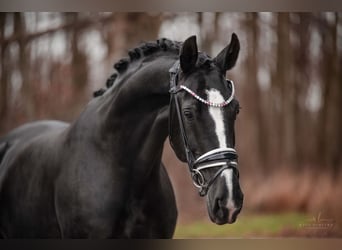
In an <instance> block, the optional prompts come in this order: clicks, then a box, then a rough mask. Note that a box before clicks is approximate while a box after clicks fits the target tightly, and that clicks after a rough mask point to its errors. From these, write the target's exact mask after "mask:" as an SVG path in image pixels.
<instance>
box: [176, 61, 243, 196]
mask: <svg viewBox="0 0 342 250" xmlns="http://www.w3.org/2000/svg"><path fill="white" fill-rule="evenodd" d="M179 65H180V64H179V61H178V60H177V61H176V62H175V64H174V65H173V66H172V67H171V68H170V70H169V73H170V91H169V92H170V94H171V98H170V119H169V123H170V124H169V139H170V144H171V146H172V147H173V144H172V133H171V131H172V129H171V124H172V122H171V118H172V115H171V105H172V104H173V103H174V105H175V107H176V113H177V117H178V121H179V127H180V133H181V137H182V140H183V144H184V148H185V155H186V160H187V163H188V167H189V171H190V173H191V177H192V181H193V184H194V185H195V186H196V187H197V188H198V189H199V195H200V196H205V195H206V194H207V192H208V190H209V187H210V186H211V185H212V184H213V183H214V181H215V180H216V178H217V177H218V176H219V175H220V174H221V173H222V172H223V171H224V170H226V169H229V168H235V169H236V170H237V158H238V156H237V153H236V150H235V149H234V148H216V149H213V150H210V151H209V152H206V153H204V154H203V155H201V156H200V157H198V158H197V159H195V157H194V155H193V153H192V151H191V149H190V146H189V142H188V138H187V135H186V132H185V128H184V122H183V118H182V115H181V109H180V107H179V101H178V93H179V92H180V91H186V92H188V93H189V94H191V95H192V96H193V97H194V98H196V99H197V100H198V101H200V102H202V103H204V104H206V105H208V106H213V107H217V108H223V107H225V106H227V105H228V104H229V103H230V102H231V101H232V100H233V98H234V93H235V89H234V83H233V81H230V80H227V81H228V82H229V83H230V84H231V87H232V94H231V96H230V97H229V98H228V99H227V100H226V101H224V102H222V103H213V102H210V101H207V100H204V99H203V98H201V97H200V96H198V95H197V94H196V93H195V92H193V91H192V90H191V89H189V88H188V87H186V86H184V85H178V84H177V83H178V73H179ZM218 167H220V168H219V169H218V170H217V171H216V173H215V174H214V175H213V176H212V177H211V178H210V180H209V181H206V179H205V178H204V175H203V173H202V172H201V171H202V170H205V169H209V168H218Z"/></svg>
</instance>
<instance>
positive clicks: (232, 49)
mask: <svg viewBox="0 0 342 250" xmlns="http://www.w3.org/2000/svg"><path fill="white" fill-rule="evenodd" d="M239 51H240V42H239V39H238V37H237V35H236V34H235V33H233V34H232V38H231V40H230V43H229V45H228V46H227V47H225V48H224V49H223V50H222V51H221V52H220V53H219V54H218V55H217V56H216V57H215V58H214V62H215V64H216V65H217V66H218V67H219V68H220V69H221V71H222V73H224V74H225V73H226V71H227V70H230V69H231V68H233V67H234V65H235V63H236V61H237V58H238V55H239Z"/></svg>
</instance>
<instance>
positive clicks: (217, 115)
mask: <svg viewBox="0 0 342 250" xmlns="http://www.w3.org/2000/svg"><path fill="white" fill-rule="evenodd" d="M207 94H208V101H210V102H216V103H221V102H223V101H224V98H223V96H222V95H221V93H220V92H219V91H218V90H216V89H210V90H209V91H207ZM209 113H210V115H211V116H212V118H213V120H214V123H215V131H216V135H217V138H218V141H219V144H220V145H219V147H220V148H226V147H227V143H226V133H225V131H224V123H223V114H222V110H221V109H220V108H218V107H212V106H209Z"/></svg>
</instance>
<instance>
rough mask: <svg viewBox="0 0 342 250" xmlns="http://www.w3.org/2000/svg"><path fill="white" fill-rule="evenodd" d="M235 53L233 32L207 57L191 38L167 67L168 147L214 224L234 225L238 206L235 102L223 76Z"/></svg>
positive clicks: (237, 46)
mask: <svg viewBox="0 0 342 250" xmlns="http://www.w3.org/2000/svg"><path fill="white" fill-rule="evenodd" d="M239 49H240V44H239V40H238V37H237V36H236V35H235V34H233V35H232V38H231V42H230V44H229V45H228V46H226V47H225V48H224V49H223V50H222V51H221V52H220V53H219V54H218V55H217V56H216V57H215V58H213V59H212V58H210V57H209V56H207V55H206V54H205V53H201V52H198V49H197V44H196V37H195V36H192V37H189V38H188V39H187V40H186V41H185V42H184V43H183V45H182V47H181V50H180V53H179V60H177V61H176V63H175V64H174V66H173V67H172V68H171V69H170V77H171V81H170V93H171V102H170V114H169V137H170V143H171V145H172V148H173V150H174V151H175V153H176V155H177V157H178V158H179V159H180V160H181V161H183V162H187V163H188V166H189V170H190V173H191V176H192V179H193V183H194V185H195V186H196V187H198V188H199V193H200V195H201V196H206V200H207V208H208V213H209V217H210V219H211V220H212V221H213V222H215V223H216V224H220V225H221V224H226V223H234V222H235V220H236V217H237V215H238V214H239V212H240V210H241V208H242V204H243V193H242V191H241V188H240V184H239V170H238V162H237V153H236V151H235V149H234V147H235V132H234V123H235V119H236V116H237V114H238V112H239V102H238V101H237V100H236V99H235V96H234V93H235V89H234V83H233V82H232V81H230V80H227V79H226V77H225V75H226V71H228V70H230V69H231V68H232V67H233V66H234V65H235V63H236V61H237V58H238V54H239Z"/></svg>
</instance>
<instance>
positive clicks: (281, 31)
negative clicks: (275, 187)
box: [276, 13, 296, 166]
mask: <svg viewBox="0 0 342 250" xmlns="http://www.w3.org/2000/svg"><path fill="white" fill-rule="evenodd" d="M277 20H278V24H277V37H278V44H277V66H276V76H277V79H276V81H277V82H278V83H277V84H278V88H279V91H280V93H279V103H280V113H279V116H278V118H279V121H280V124H279V144H278V145H279V151H280V160H281V164H283V165H290V166H291V165H293V159H294V152H295V151H296V148H295V146H296V145H295V143H294V115H293V112H292V103H293V98H294V97H293V78H292V68H291V66H290V65H291V63H292V49H291V44H290V14H289V13H279V14H278V17H277Z"/></svg>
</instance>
